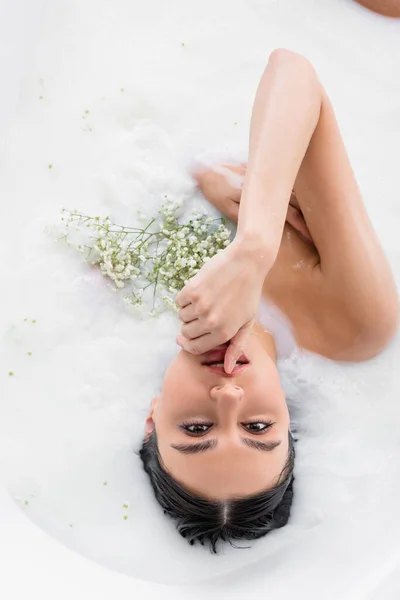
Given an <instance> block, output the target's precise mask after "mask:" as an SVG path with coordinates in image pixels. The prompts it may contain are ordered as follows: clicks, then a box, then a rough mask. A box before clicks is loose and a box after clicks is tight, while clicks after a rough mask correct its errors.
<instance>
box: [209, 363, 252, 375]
mask: <svg viewBox="0 0 400 600" xmlns="http://www.w3.org/2000/svg"><path fill="white" fill-rule="evenodd" d="M203 366H204V368H205V369H207V371H209V372H210V373H215V374H216V375H223V376H224V377H233V376H234V375H239V373H241V372H242V371H244V370H245V369H247V367H248V366H249V363H245V364H243V365H236V366H235V367H234V368H233V370H232V371H231V373H227V372H226V371H225V369H224V367H215V366H212V365H203Z"/></svg>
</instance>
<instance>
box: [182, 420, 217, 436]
mask: <svg viewBox="0 0 400 600" xmlns="http://www.w3.org/2000/svg"><path fill="white" fill-rule="evenodd" d="M212 426H213V424H212V423H198V422H190V423H189V422H185V423H182V425H179V428H180V429H183V430H184V431H186V433H188V434H189V435H205V434H206V433H208V432H209V431H210V429H211V427H212Z"/></svg>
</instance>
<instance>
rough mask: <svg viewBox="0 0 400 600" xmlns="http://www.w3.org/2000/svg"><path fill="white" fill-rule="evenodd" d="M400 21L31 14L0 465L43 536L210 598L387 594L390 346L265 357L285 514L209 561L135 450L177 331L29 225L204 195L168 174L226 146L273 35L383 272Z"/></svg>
mask: <svg viewBox="0 0 400 600" xmlns="http://www.w3.org/2000/svg"><path fill="white" fill-rule="evenodd" d="M399 28H400V24H399V23H398V22H395V21H391V20H387V19H384V18H382V17H378V16H376V15H372V14H369V13H368V12H367V11H365V10H363V9H362V8H361V7H359V6H358V5H355V4H353V3H351V2H350V1H349V2H347V1H345V0H327V1H326V2H324V3H321V2H317V1H316V0H303V1H302V2H301V3H299V2H296V1H295V0H287V1H285V2H266V1H265V0H248V1H247V2H242V3H228V2H226V1H223V0H218V1H215V0H214V1H213V2H211V0H210V1H208V0H207V1H206V0H202V2H201V3H200V2H199V3H192V2H190V3H189V2H185V1H184V0H170V1H169V2H162V1H161V0H147V1H146V3H140V4H137V3H133V2H128V1H127V0H114V1H113V3H112V4H109V3H108V2H105V1H103V0H101V1H99V0H98V1H97V2H94V1H93V0H87V1H86V2H78V1H71V0H70V1H68V2H67V1H60V2H58V3H53V4H52V6H49V7H48V10H47V12H46V15H45V18H44V20H43V24H42V32H41V37H40V39H39V40H38V43H37V46H36V50H35V52H33V54H32V57H31V64H32V69H31V72H30V73H29V74H28V75H27V76H26V78H25V80H24V85H23V88H22V90H21V101H20V103H19V105H18V107H17V108H16V119H15V122H14V124H13V127H12V128H10V131H9V133H8V135H7V137H6V138H4V140H3V141H4V142H5V146H6V148H7V152H6V153H5V154H4V156H5V161H4V163H3V173H2V178H1V184H0V185H1V197H2V198H3V202H2V223H3V229H2V237H1V240H0V244H1V246H2V250H3V253H2V256H3V261H2V274H3V283H4V288H3V290H4V291H3V296H2V311H1V314H0V324H1V331H2V334H1V340H0V344H1V345H0V350H1V364H2V365H3V374H2V375H1V379H0V380H1V386H2V388H3V390H2V394H1V398H2V400H1V403H0V467H1V472H2V478H3V482H4V484H5V485H6V486H7V488H8V490H9V492H10V494H11V495H12V497H18V498H19V500H17V499H16V500H15V502H16V503H18V504H19V505H21V510H23V511H25V513H26V514H27V515H28V517H29V518H30V519H32V520H33V521H34V522H35V523H37V524H38V525H39V526H40V527H42V528H43V529H44V530H45V531H46V532H48V533H49V534H50V535H51V536H54V537H56V538H57V539H59V540H61V541H62V542H63V543H64V544H66V545H67V546H68V547H70V548H72V549H74V550H76V552H78V553H81V554H83V555H84V556H87V557H89V558H91V559H93V560H94V561H97V562H99V563H100V564H103V565H105V566H107V567H109V568H112V569H115V570H117V571H119V572H123V573H126V574H128V575H129V576H132V577H137V578H142V579H148V580H152V581H158V582H165V583H170V584H172V583H177V584H184V583H185V582H186V583H187V582H190V583H191V584H193V583H194V582H203V583H205V582H208V583H207V585H208V586H211V587H209V588H207V589H209V590H214V591H216V590H218V596H219V597H221V598H222V597H225V596H224V594H228V595H229V593H230V590H233V589H235V590H236V592H237V590H240V589H242V588H243V590H244V591H246V592H247V593H250V592H262V591H268V593H269V594H270V595H271V597H274V598H276V599H280V598H282V599H283V598H288V597H290V595H291V594H293V595H296V597H297V598H305V597H307V598H318V599H319V598H324V600H325V599H328V598H335V599H336V598H338V597H340V598H345V597H349V598H351V600H354V599H355V598H358V597H366V596H365V594H367V593H368V594H371V595H372V594H373V593H375V591H376V590H377V588H378V587H379V585H380V584H381V582H382V581H383V578H385V577H386V576H388V575H390V584H388V585H389V587H390V586H391V589H392V588H393V589H394V587H393V586H394V583H393V581H394V579H393V572H394V571H395V570H396V568H397V567H398V564H399V558H400V557H399V552H398V547H399V546H398V539H399V536H400V521H399V519H398V500H397V499H398V497H399V492H400V483H399V480H398V468H399V461H400V447H399V446H400V445H399V435H398V432H399V430H400V408H399V403H398V398H399V392H400V380H399V377H398V375H397V366H398V363H399V357H400V348H399V341H398V339H396V340H395V341H394V343H393V344H392V346H391V348H389V349H388V350H387V352H386V353H385V354H383V355H382V356H380V357H378V358H377V359H375V360H373V361H370V362H369V363H367V364H363V365H336V364H332V363H330V362H329V361H324V360H323V359H320V358H318V357H313V356H311V355H307V354H305V355H301V356H298V355H295V356H293V357H292V359H291V360H288V361H286V362H285V363H284V364H283V365H282V377H283V382H284V385H285V389H286V391H287V395H288V398H289V403H290V408H291V413H292V422H294V423H295V425H296V431H297V435H298V437H299V442H298V444H297V466H296V485H295V501H294V505H293V516H292V519H291V520H290V523H289V525H288V526H287V527H285V528H284V529H282V530H280V531H277V532H273V533H272V534H271V535H269V536H267V537H266V538H264V539H262V540H259V541H257V542H255V543H253V544H252V549H251V550H246V551H245V550H243V551H237V550H235V549H232V548H230V547H226V548H224V550H223V553H222V554H221V555H220V556H217V557H214V556H211V555H210V554H208V552H207V551H206V550H205V549H204V548H201V547H200V548H197V547H194V548H190V547H189V546H188V545H187V543H186V542H185V541H184V540H183V539H181V538H180V537H179V536H178V535H177V534H176V533H175V531H174V526H173V524H172V523H170V522H169V521H167V520H166V519H165V518H164V515H163V514H162V511H161V510H160V509H159V507H158V506H157V504H156V502H155V500H154V499H153V496H152V492H151V490H150V488H149V485H148V482H147V479H146V476H145V474H144V473H143V472H142V470H141V466H140V462H139V459H138V457H137V455H135V453H134V451H135V450H136V449H137V448H138V446H139V444H140V439H141V434H142V431H143V427H144V419H145V415H146V410H147V407H148V406H149V403H150V399H151V398H152V396H153V395H154V394H156V393H157V392H158V390H159V387H160V383H161V379H162V374H163V370H164V368H165V367H166V365H167V364H168V361H169V359H170V357H171V356H172V355H173V354H174V353H175V352H176V351H177V349H176V347H175V344H174V337H175V334H176V333H177V331H178V329H179V324H178V323H177V321H176V320H175V319H174V318H173V317H172V316H167V315H165V316H163V317H161V318H160V319H158V320H149V321H141V320H137V319H135V318H134V317H133V316H132V313H131V312H130V310H129V309H128V307H126V306H125V304H124V303H123V301H122V300H121V299H120V298H119V296H118V295H117V294H114V293H113V292H112V291H111V290H110V288H108V287H107V285H106V282H105V280H103V279H101V278H100V277H99V276H98V274H97V273H96V272H93V271H91V270H90V269H88V268H87V267H86V266H85V265H84V264H82V263H81V262H80V258H79V255H75V254H74V253H72V252H71V251H69V250H68V249H67V248H66V247H64V246H60V245H59V244H58V245H57V244H55V243H54V237H55V236H54V231H52V229H51V228H50V227H49V225H50V224H51V223H52V222H54V220H55V219H56V218H57V215H58V213H59V211H60V209H61V207H62V206H67V207H69V208H74V207H78V208H79V209H81V210H84V211H87V212H88V213H93V214H96V213H101V214H108V213H110V214H112V215H113V216H114V217H115V218H116V219H118V220H119V221H120V222H124V223H131V222H133V220H134V219H135V217H136V211H137V209H142V210H145V212H147V213H148V214H151V213H153V212H155V211H156V210H157V209H158V207H159V205H160V203H161V202H162V200H163V198H164V196H165V195H168V197H171V198H174V197H176V198H177V199H178V200H180V201H182V202H184V203H186V205H187V206H190V207H191V206H197V207H198V206H202V200H201V198H200V197H199V195H196V194H194V193H193V181H192V179H191V177H190V176H189V175H188V172H187V170H186V166H187V164H189V163H190V161H191V160H192V157H194V156H197V155H198V154H199V153H200V152H205V153H206V154H207V153H208V154H209V156H212V158H214V157H215V156H221V158H223V159H224V160H226V158H227V157H229V156H232V157H237V159H238V160H243V157H244V158H245V155H246V148H247V139H248V130H249V121H250V111H251V106H252V101H253V98H254V94H255V90H256V87H257V84H258V80H259V77H260V75H261V73H262V70H263V68H264V66H265V64H266V60H267V57H268V54H269V52H270V51H271V50H272V49H273V48H275V47H289V48H291V49H293V50H297V51H299V52H303V53H305V54H306V55H307V56H308V57H309V58H310V59H311V60H312V61H313V63H314V64H315V66H316V69H317V71H318V72H319V74H320V77H321V79H322V81H323V83H324V84H325V86H326V88H327V90H328V93H329V94H330V96H331V98H332V101H333V104H334V106H335V108H336V112H337V116H338V120H339V123H340V126H341V130H342V133H343V135H344V138H345V142H346V145H347V147H348V149H349V153H350V155H351V158H352V162H353V165H354V168H355V171H356V174H357V177H358V180H359V182H360V186H361V188H362V191H363V194H364V197H365V201H366V204H367V207H368V210H369V213H370V215H371V217H372V219H373V221H374V223H375V225H376V228H377V231H378V234H379V235H380V237H381V239H382V241H383V244H384V247H385V249H386V251H387V253H388V255H389V258H390V260H391V263H392V265H393V268H394V271H395V274H396V277H397V279H398V276H399V267H400V255H399V251H400V245H399V239H398V226H399V211H400V204H399V201H398V140H399V137H400V114H399V110H398V99H399V92H400V83H399V80H398V77H397V74H398V73H399V72H400V55H399V53H398V51H397V48H398V35H399ZM182 43H183V44H184V46H182ZM121 88H123V90H124V91H121ZM39 96H43V99H42V100H40V99H39ZM85 110H89V114H88V116H87V118H84V119H83V116H84V111H85ZM288 143H290V140H288ZM49 164H52V165H53V167H52V168H51V169H49V168H48V165H49ZM5 257H6V258H5ZM24 318H29V319H30V321H31V320H33V319H35V320H36V323H35V324H33V323H31V322H28V323H26V322H24ZM28 351H31V352H32V356H31V357H28V355H27V352H28ZM9 370H12V371H14V376H13V377H9V376H8V371H9ZM104 482H107V485H103V484H104ZM30 494H35V495H34V496H31V495H30ZM25 499H27V500H28V505H24V504H23V502H24V500H25ZM126 502H127V503H128V505H129V508H128V509H124V508H123V507H122V505H123V504H124V503H126ZM124 514H127V515H128V517H129V518H128V519H127V520H123V515H124ZM70 524H72V525H73V527H70ZM366 574H367V575H366ZM328 582H329V583H328ZM196 585H199V583H197V584H196ZM385 589H386V588H385ZM370 597H372V596H370Z"/></svg>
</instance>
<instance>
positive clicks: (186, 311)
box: [178, 304, 199, 323]
mask: <svg viewBox="0 0 400 600" xmlns="http://www.w3.org/2000/svg"><path fill="white" fill-rule="evenodd" d="M198 316H199V315H198V314H196V311H195V308H194V305H193V304H188V305H187V306H185V307H184V308H181V309H180V311H179V313H178V317H179V319H180V320H181V321H183V322H184V323H190V321H193V320H194V319H197V317H198Z"/></svg>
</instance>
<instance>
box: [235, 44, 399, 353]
mask: <svg viewBox="0 0 400 600" xmlns="http://www.w3.org/2000/svg"><path fill="white" fill-rule="evenodd" d="M269 66H271V69H270V70H269V71H268V68H267V70H266V72H265V73H264V76H263V79H262V80H261V82H260V86H259V90H258V92H257V99H256V103H255V106H254V111H253V117H252V126H251V129H252V132H253V133H252V136H251V141H250V148H251V152H250V157H251V158H250V161H249V176H248V177H247V178H246V180H245V184H244V188H243V193H242V199H241V204H240V211H239V227H238V235H239V236H241V237H242V240H243V243H244V244H246V243H247V244H248V243H251V244H254V238H256V240H258V241H257V242H256V246H257V245H258V246H259V247H263V246H265V244H266V243H268V242H266V240H273V241H272V245H273V252H274V254H275V253H276V252H277V248H278V247H279V240H280V239H281V235H282V233H281V232H282V222H283V220H284V218H285V215H286V210H287V202H288V200H287V198H288V196H289V195H290V190H291V186H292V185H293V187H294V190H295V193H296V197H297V200H298V203H299V206H300V209H301V211H302V213H303V216H304V219H305V221H306V224H307V227H308V230H309V231H310V234H311V237H312V239H313V241H314V243H315V246H316V248H317V250H318V253H319V256H320V264H319V265H318V267H317V268H315V269H314V270H313V271H312V273H311V278H310V281H309V282H308V287H309V293H310V294H311V295H314V298H315V297H316V295H319V296H320V297H321V301H320V302H319V303H318V304H319V307H320V310H319V314H316V315H315V318H316V319H317V320H318V325H319V329H320V330H321V332H322V333H324V334H325V335H326V336H327V337H328V336H329V337H331V339H333V340H334V339H335V338H334V336H335V334H336V331H335V327H334V319H331V318H327V314H328V313H329V314H330V315H335V314H336V315H340V316H341V318H342V319H345V320H346V323H348V329H349V328H350V329H351V331H352V337H353V339H354V340H356V339H357V342H356V346H357V347H355V348H354V356H357V357H360V358H362V357H365V358H367V357H369V356H372V355H374V354H376V353H377V352H379V351H380V350H381V349H382V348H383V347H384V346H385V345H386V344H387V343H388V341H389V340H390V339H391V337H392V336H393V334H394V332H395V330H396V326H397V318H398V298H397V292H396V288H395V284H394V281H393V276H392V273H391V270H390V267H389V264H388V261H387V259H386V257H385V255H384V253H383V251H382V248H381V246H380V244H379V241H378V239H377V236H376V234H375V232H374V229H373V227H372V224H371V222H370V220H369V218H368V214H367V211H366V209H365V206H364V204H363V200H362V197H361V193H360V190H359V188H358V185H357V181H356V179H355V176H354V173H353V170H352V168H351V165H350V161H349V159H348V156H347V153H346V149H345V147H344V143H343V140H342V138H341V135H340V131H339V128H338V125H337V122H336V118H335V114H334V111H333V108H332V105H331V103H330V101H329V98H328V96H327V94H326V92H325V90H324V89H323V87H322V85H321V83H320V82H319V80H318V78H317V76H316V74H315V71H314V69H313V68H312V66H311V65H310V63H309V62H308V61H307V60H306V59H304V58H303V57H301V56H298V55H296V54H293V53H291V52H287V51H278V52H276V53H274V54H273V55H272V57H271V59H270V63H269ZM295 71H296V72H297V76H298V77H300V81H301V82H302V86H301V85H300V86H298V87H297V89H298V92H297V94H295V91H294V88H292V85H293V84H294V83H296V81H297V78H296V76H295V74H294V72H295ZM297 84H298V81H297ZM271 88H273V89H275V94H273V93H271ZM278 90H280V93H278ZM258 100H260V101H258ZM282 124H284V130H283V131H282V129H283V126H282ZM266 131H268V135H267V134H266V133H265V135H264V134H263V132H266ZM288 139H289V140H290V143H289V144H288V142H287V140H288ZM302 149H303V151H304V154H302ZM271 215H273V216H274V218H273V219H271ZM263 239H264V242H263V241H262V240H263ZM250 240H252V241H251V242H250ZM327 298H329V302H328V300H327ZM332 328H333V329H332ZM336 329H337V328H336ZM336 343H337V345H338V347H340V345H341V341H340V340H337V342H336ZM361 349H362V350H361Z"/></svg>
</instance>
